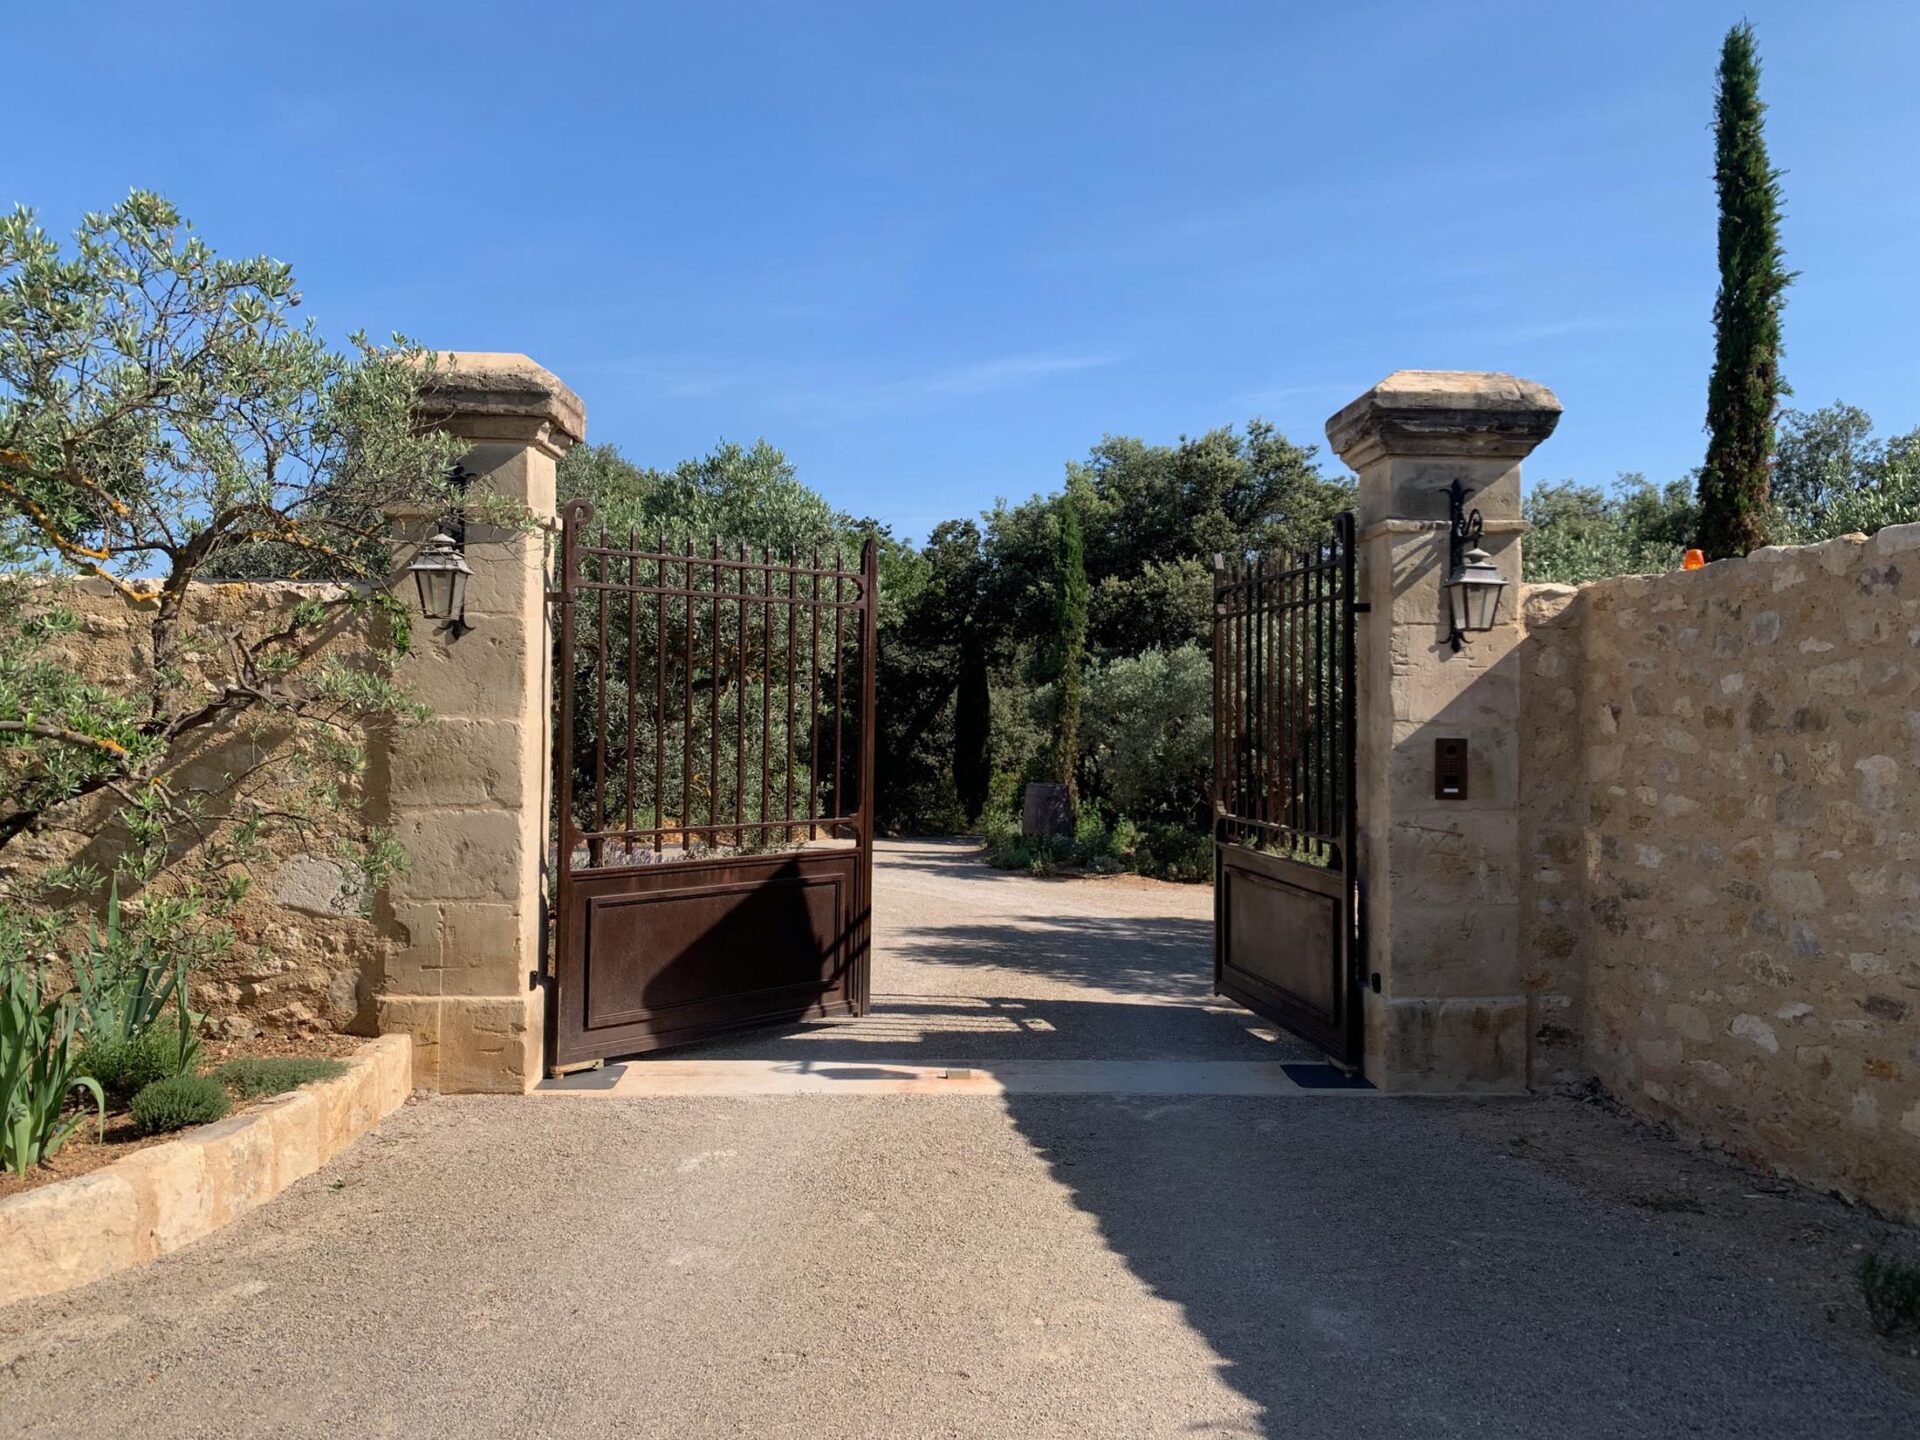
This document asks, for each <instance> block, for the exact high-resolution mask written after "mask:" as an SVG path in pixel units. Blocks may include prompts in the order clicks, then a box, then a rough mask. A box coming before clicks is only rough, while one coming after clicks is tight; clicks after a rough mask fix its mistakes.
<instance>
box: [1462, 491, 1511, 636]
mask: <svg viewBox="0 0 1920 1440" xmlns="http://www.w3.org/2000/svg"><path fill="white" fill-rule="evenodd" d="M1447 499H1448V507H1449V509H1448V527H1447V559H1448V566H1447V608H1448V610H1449V611H1450V612H1451V618H1452V621H1453V628H1452V630H1451V631H1450V632H1449V634H1448V635H1447V643H1448V644H1450V645H1452V646H1453V648H1454V649H1455V650H1456V651H1458V650H1459V649H1460V647H1461V646H1463V645H1465V644H1466V643H1467V635H1468V633H1469V632H1471V631H1476V630H1491V629H1492V628H1493V621H1494V617H1495V616H1496V615H1498V614H1499V613H1500V592H1501V591H1502V590H1504V589H1506V588H1507V583H1508V582H1507V577H1506V576H1504V575H1502V574H1501V573H1500V570H1499V567H1498V566H1496V565H1495V564H1494V563H1493V557H1492V556H1491V555H1489V554H1487V552H1486V551H1485V550H1482V549H1481V548H1480V535H1481V532H1482V530H1483V529H1484V528H1485V522H1484V521H1483V520H1481V518H1480V512H1479V511H1478V510H1473V511H1469V510H1468V509H1467V508H1466V504H1467V490H1466V487H1465V486H1464V485H1462V484H1461V483H1460V482H1459V481H1458V480H1456V481H1454V482H1453V484H1452V485H1450V486H1448V487H1447Z"/></svg>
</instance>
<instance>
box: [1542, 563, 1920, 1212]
mask: <svg viewBox="0 0 1920 1440" xmlns="http://www.w3.org/2000/svg"><path fill="white" fill-rule="evenodd" d="M1523 606H1524V609H1525V613H1526V619H1527V639H1526V641H1525V643H1524V644H1523V647H1522V674H1523V677H1524V701H1523V707H1522V727H1521V740H1522V757H1523V758H1522V771H1523V778H1522V796H1523V798H1522V847H1521V853H1522V875H1521V894H1522V904H1523V909H1524V912H1525V918H1524V921H1523V926H1524V931H1523V934H1524V953H1525V963H1526V969H1527V983H1528V987H1529V991H1530V993H1532V994H1534V995H1535V997H1536V999H1538V1000H1540V1001H1541V1002H1542V1003H1541V1006H1540V1010H1539V1013H1538V1015H1537V1016H1536V1020H1535V1026H1534V1031H1533V1037H1532V1065H1531V1073H1532V1077H1533V1079H1534V1082H1535V1083H1536V1084H1538V1083H1543V1082H1547V1081H1551V1080H1554V1079H1559V1078H1567V1077H1568V1076H1570V1075H1571V1074H1573V1073H1575V1072H1577V1070H1578V1069H1579V1068H1580V1067H1579V1065H1578V1064H1577V1063H1576V1062H1575V1059H1574V1056H1573V1054H1572V1051H1571V1046H1570V1042H1569V1040H1568V1036H1569V1034H1574V1035H1578V1034H1582V1033H1584V1036H1585V1041H1584V1047H1583V1049H1584V1063H1585V1065H1586V1066H1587V1067H1589V1068H1590V1070H1591V1072H1592V1073H1593V1074H1596V1075H1597V1076H1598V1077H1599V1078H1600V1080H1601V1081H1602V1082H1603V1083H1604V1084H1605V1085H1606V1087H1607V1088H1608V1089H1609V1090H1610V1091H1611V1092H1612V1093H1614V1094H1615V1095H1616V1096H1618V1097H1619V1098H1620V1099H1622V1100H1623V1101H1625V1102H1626V1103H1627V1104H1629V1105H1631V1106H1632V1107H1634V1108H1635V1109H1637V1110H1639V1111H1641V1112H1642V1113H1644V1114H1646V1115H1649V1116H1651V1117H1654V1118H1657V1119H1660V1120H1664V1121H1667V1122H1670V1123H1672V1124H1673V1125H1674V1126H1675V1127H1676V1128H1678V1129H1679V1130H1681V1131H1682V1132H1683V1133H1687V1134H1690V1135H1692V1136H1694V1137H1696V1138H1699V1139H1703V1140H1705V1141H1707V1142H1709V1143H1712V1144H1715V1145H1719V1146H1722V1147H1724V1148H1726V1149H1728V1150H1730V1151H1732V1152H1734V1153H1736V1154H1738V1155H1740V1156H1741V1157H1743V1158H1745V1159H1747V1160H1749V1161H1752V1162H1755V1163H1758V1164H1761V1165H1763V1166H1768V1167H1772V1168H1775V1169H1777V1170H1779V1171H1781V1172H1784V1173H1787V1174H1790V1175H1793V1176H1794V1177H1796V1178H1798V1179H1801V1180H1803V1181H1806V1182H1809V1183H1811V1184H1815V1185H1818V1186H1821V1187H1823V1188H1828V1189H1832V1190H1834V1191H1837V1192H1840V1193H1843V1194H1846V1195H1849V1196H1852V1197H1856V1198H1859V1199H1861V1200H1864V1201H1866V1202H1868V1203H1870V1204H1872V1205H1874V1206H1876V1207H1877V1208H1880V1209H1882V1210H1884V1211H1887V1212H1890V1213H1894V1214H1898V1215H1904V1216H1906V1217H1907V1218H1909V1219H1920V783H1916V780H1917V779H1920V525H1909V526H1898V527H1892V528H1889V529H1887V530H1883V531H1881V532H1880V533H1879V534H1878V535H1876V536H1874V537H1873V538H1872V539H1870V540H1867V539H1862V538H1861V537H1857V536H1855V537H1848V538H1844V539H1839V540H1833V541H1829V542H1826V543H1824V544H1820V545H1814V546H1806V547H1800V548H1791V549H1788V548H1773V549H1767V550H1762V551H1759V552H1757V553H1756V554H1754V555H1753V556H1751V557H1749V558H1747V559H1745V560H1739V561H1727V562H1723V563H1720V564H1716V565H1711V566H1708V567H1707V568H1706V569H1704V570H1699V571H1692V572H1675V573H1672V574H1667V575H1658V576H1646V577H1627V578H1621V579H1614V580H1607V581H1602V582H1599V583H1596V584H1592V585H1587V586H1583V587H1581V588H1579V589H1578V590H1574V589H1570V588H1567V587H1558V586H1554V587H1542V586H1535V587H1530V589H1529V593H1527V594H1526V595H1525V596H1524V597H1523Z"/></svg>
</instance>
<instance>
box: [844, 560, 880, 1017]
mask: <svg viewBox="0 0 1920 1440" xmlns="http://www.w3.org/2000/svg"><path fill="white" fill-rule="evenodd" d="M860 605H861V609H860V721H859V724H860V737H859V738H860V759H859V769H860V779H859V786H860V824H859V843H860V859H859V867H860V903H859V909H858V910H857V911H856V913H855V915H854V934H853V962H854V964H853V976H852V979H853V986H852V989H853V993H852V995H851V996H850V997H849V998H850V999H851V1000H852V1001H853V1007H854V1013H855V1014H856V1015H865V1014H866V1013H867V1006H868V1002H869V999H870V997H871V993H872V988H873V986H872V973H873V832H874V825H875V822H876V819H877V817H878V813H879V812H878V807H877V806H876V805H875V804H874V793H873V771H874V752H875V749H876V745H877V740H878V737H877V734H876V732H877V731H878V729H879V726H877V725H876V724H875V723H874V718H875V710H876V706H877V696H876V686H877V684H878V682H879V665H878V663H877V662H878V660H879V636H880V630H879V625H880V546H879V544H878V543H877V542H876V541H875V540H874V538H873V537H872V536H868V537H867V541H866V543H865V544H864V545H862V546H861V547H860Z"/></svg>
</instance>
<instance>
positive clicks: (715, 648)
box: [707, 535, 720, 847]
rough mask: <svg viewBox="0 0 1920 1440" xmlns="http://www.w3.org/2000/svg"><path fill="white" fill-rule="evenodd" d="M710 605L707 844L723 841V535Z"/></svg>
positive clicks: (711, 577) (711, 574)
mask: <svg viewBox="0 0 1920 1440" xmlns="http://www.w3.org/2000/svg"><path fill="white" fill-rule="evenodd" d="M707 570H708V593H709V594H710V595H711V596H712V597H713V598H712V600H711V601H710V602H709V604H708V608H709V609H710V610H711V611H712V615H711V623H712V625H713V643H712V644H711V645H709V646H708V650H709V652H710V655H711V661H710V663H709V665H708V667H707V668H708V672H709V675H710V677H711V685H710V688H709V689H708V691H707V740H708V745H707V749H708V752H709V753H708V755H707V844H708V845H709V846H710V847H711V846H717V845H719V843H720V537H719V536H718V535H716V536H714V537H713V558H712V559H711V561H709V563H708V565H707Z"/></svg>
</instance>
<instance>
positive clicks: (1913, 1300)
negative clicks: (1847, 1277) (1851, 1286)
mask: <svg viewBox="0 0 1920 1440" xmlns="http://www.w3.org/2000/svg"><path fill="white" fill-rule="evenodd" d="M1856 1278H1857V1279H1858V1280H1859V1282H1860V1296H1861V1298H1862V1299H1863V1300H1865V1301H1866V1302H1867V1316H1868V1318H1869V1319H1871V1320H1872V1321H1873V1328H1874V1329H1876V1330H1878V1331H1879V1332H1880V1333H1881V1334H1882V1335H1892V1334H1894V1333H1896V1332H1897V1331H1901V1330H1920V1265H1912V1264H1909V1263H1907V1262H1906V1261H1904V1260H1897V1259H1895V1258H1894V1257H1893V1256H1891V1255H1868V1256H1866V1257H1865V1258H1863V1259H1862V1260H1861V1261H1860V1269H1859V1270H1858V1271H1857V1272H1856Z"/></svg>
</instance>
